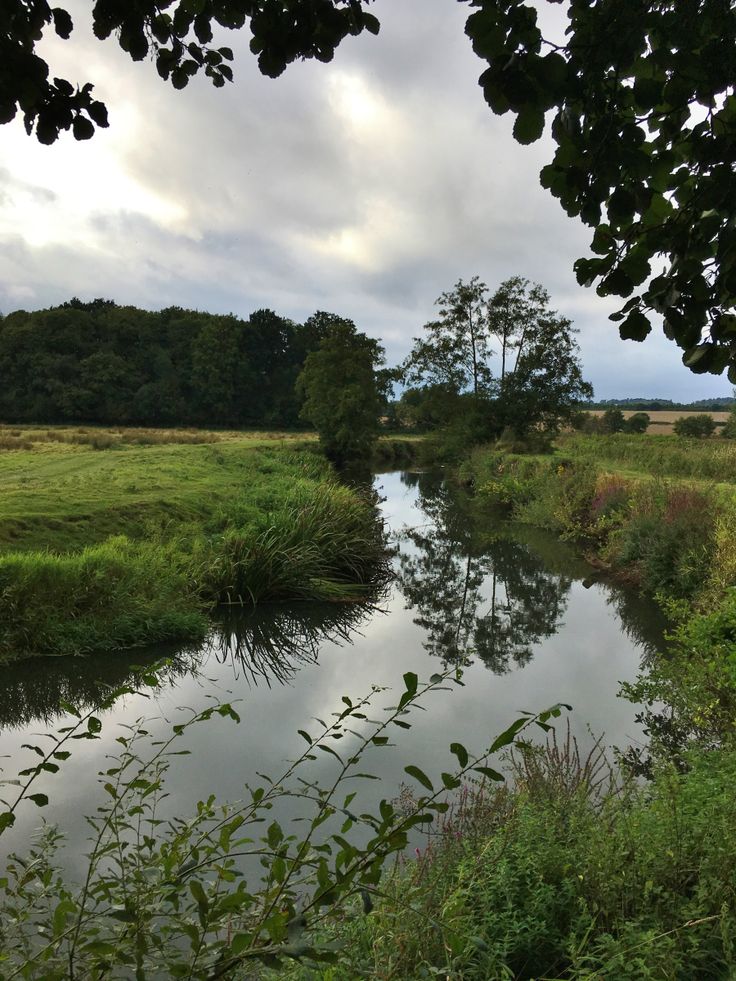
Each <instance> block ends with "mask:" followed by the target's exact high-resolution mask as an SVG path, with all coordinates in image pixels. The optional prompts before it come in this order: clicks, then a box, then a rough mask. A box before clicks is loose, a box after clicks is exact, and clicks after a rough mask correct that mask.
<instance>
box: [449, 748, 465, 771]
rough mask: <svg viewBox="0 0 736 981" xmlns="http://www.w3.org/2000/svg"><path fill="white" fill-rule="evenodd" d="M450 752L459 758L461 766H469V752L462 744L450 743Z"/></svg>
mask: <svg viewBox="0 0 736 981" xmlns="http://www.w3.org/2000/svg"><path fill="white" fill-rule="evenodd" d="M450 752H451V753H452V754H453V755H454V756H456V757H457V759H458V762H459V764H460V766H463V767H464V766H467V764H468V759H469V757H468V751H467V749H466V748H465V747H464V746H463V745H462V743H450Z"/></svg>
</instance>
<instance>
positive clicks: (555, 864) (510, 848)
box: [288, 747, 736, 981]
mask: <svg viewBox="0 0 736 981" xmlns="http://www.w3.org/2000/svg"><path fill="white" fill-rule="evenodd" d="M531 752H532V753H533V754H534V755H536V759H532V761H531V762H532V765H531V769H530V768H529V767H527V766H525V765H524V764H523V762H522V761H520V760H519V758H518V757H517V766H516V778H517V782H516V789H515V791H514V792H512V793H511V794H509V793H508V792H504V791H501V792H496V793H492V792H489V791H488V790H485V789H481V790H478V789H476V790H475V791H474V792H473V794H472V796H473V797H474V798H475V799H474V802H473V803H474V806H473V807H468V806H467V805H466V806H465V812H466V814H467V817H466V818H465V819H464V820H461V821H458V822H452V821H448V822H446V824H445V827H444V829H443V832H444V833H442V834H441V835H440V836H438V837H436V838H434V839H433V840H432V842H431V844H430V847H429V848H427V849H426V851H423V852H422V853H421V855H420V857H419V858H418V860H417V861H416V862H410V863H407V864H406V865H405V866H404V867H399V869H398V870H397V871H396V873H395V874H394V876H393V877H392V878H391V879H390V880H389V882H388V883H387V884H386V885H385V886H383V888H382V893H383V896H384V898H383V899H382V900H381V901H380V902H379V903H378V904H377V907H376V909H375V910H374V912H373V913H372V914H371V915H370V916H360V915H357V916H356V917H355V918H354V919H353V920H352V921H348V922H345V921H342V922H341V923H340V924H339V926H338V927H337V930H336V932H339V935H340V936H341V938H343V939H346V940H347V945H346V948H345V952H344V954H343V958H344V961H345V963H344V964H342V965H341V970H340V971H338V972H336V973H335V974H329V973H325V974H321V975H319V976H321V977H322V978H323V979H326V978H328V977H329V978H343V977H374V978H393V979H412V981H413V979H416V978H421V977H436V976H442V977H453V978H464V979H466V981H485V979H487V978H498V979H503V978H508V979H511V978H514V979H537V978H560V979H563V978H566V979H570V981H573V979H577V981H583V979H585V981H590V979H592V978H616V979H617V981H645V979H652V981H653V979H658V981H664V979H670V978H687V977H697V978H699V979H700V981H716V979H718V981H720V979H723V978H726V977H731V976H732V971H733V968H734V966H735V964H736V960H735V958H734V952H733V946H732V943H731V940H730V937H731V935H732V932H733V930H734V928H736V917H735V916H734V912H733V899H734V888H733V876H734V873H735V872H736V798H734V795H733V793H732V786H731V783H732V780H733V779H736V754H733V753H729V754H727V755H723V756H722V757H720V758H716V757H714V756H708V755H707V754H702V753H701V754H692V755H691V757H690V760H689V763H690V767H689V771H688V772H687V774H684V775H683V774H680V773H678V772H677V771H676V770H675V769H674V768H673V767H671V766H666V765H664V766H661V767H660V768H659V769H658V770H657V772H656V774H655V779H654V782H653V784H652V785H651V786H649V787H643V786H637V785H636V784H633V783H624V784H623V785H621V784H619V786H618V787H616V786H615V785H612V784H609V783H604V785H603V786H602V787H599V785H598V782H597V780H596V778H595V773H596V772H597V771H596V769H595V766H593V767H592V768H591V767H590V765H589V763H590V761H589V760H581V759H580V758H579V755H578V756H577V758H576V755H575V753H574V752H572V753H570V752H567V753H565V752H564V751H563V752H562V753H560V752H556V751H555V748H554V747H549V748H548V749H547V750H546V751H545V750H542V751H536V753H535V751H531ZM593 762H595V761H593ZM288 976H289V977H294V976H298V977H301V978H306V977H314V975H308V974H306V973H304V972H302V971H299V970H297V971H295V972H294V973H293V974H292V973H289V975H288Z"/></svg>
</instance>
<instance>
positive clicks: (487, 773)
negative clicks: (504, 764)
mask: <svg viewBox="0 0 736 981" xmlns="http://www.w3.org/2000/svg"><path fill="white" fill-rule="evenodd" d="M473 769H474V770H475V772H476V773H480V774H482V775H483V776H484V777H488V779H489V780H497V781H503V780H505V777H504V775H503V774H502V773H499V772H498V770H492V769H491V767H489V766H474V767H473Z"/></svg>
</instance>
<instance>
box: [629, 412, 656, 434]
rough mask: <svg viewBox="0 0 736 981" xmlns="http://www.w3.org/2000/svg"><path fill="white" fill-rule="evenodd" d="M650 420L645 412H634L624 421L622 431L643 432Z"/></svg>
mask: <svg viewBox="0 0 736 981" xmlns="http://www.w3.org/2000/svg"><path fill="white" fill-rule="evenodd" d="M651 421H652V420H651V417H650V416H649V414H648V413H647V412H635V413H634V414H633V415H632V416H629V418H628V419H627V420H626V421H625V422H624V429H623V431H624V432H625V433H645V432H646V431H647V429H648V428H649V423H650V422H651Z"/></svg>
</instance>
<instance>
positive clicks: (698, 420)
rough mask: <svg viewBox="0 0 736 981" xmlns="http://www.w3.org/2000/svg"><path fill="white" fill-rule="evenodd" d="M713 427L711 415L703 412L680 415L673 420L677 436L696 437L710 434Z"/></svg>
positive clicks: (713, 429) (714, 425)
mask: <svg viewBox="0 0 736 981" xmlns="http://www.w3.org/2000/svg"><path fill="white" fill-rule="evenodd" d="M715 428H716V424H715V422H714V420H713V416H709V415H706V414H705V413H703V414H702V415H697V416H681V417H680V418H679V419H676V420H675V423H674V426H673V429H674V430H675V433H676V434H677V435H678V436H690V437H695V438H698V439H704V438H707V437H708V436H712V435H713V433H714V431H715Z"/></svg>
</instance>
